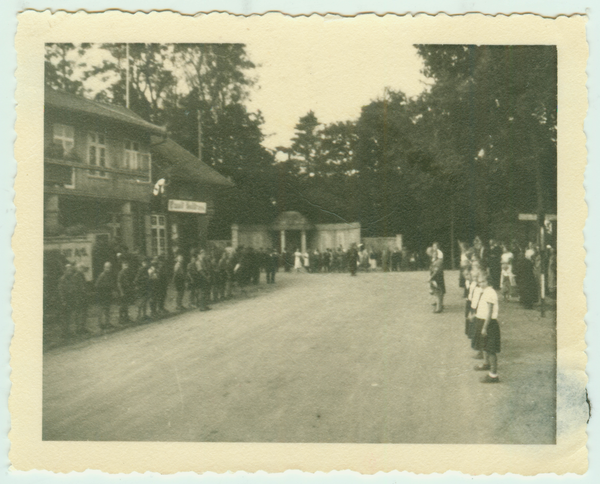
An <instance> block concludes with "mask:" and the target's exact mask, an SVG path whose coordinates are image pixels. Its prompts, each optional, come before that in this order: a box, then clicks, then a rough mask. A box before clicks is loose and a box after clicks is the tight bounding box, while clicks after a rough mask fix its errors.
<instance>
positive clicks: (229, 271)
mask: <svg viewBox="0 0 600 484" xmlns="http://www.w3.org/2000/svg"><path fill="white" fill-rule="evenodd" d="M263 255H264V254H261V253H259V251H256V250H254V249H252V248H244V247H239V248H238V249H233V248H231V247H228V248H226V249H224V250H221V249H218V248H216V247H212V248H210V250H205V249H202V250H192V251H191V254H190V257H189V259H188V260H187V261H186V260H185V258H184V256H183V255H182V254H178V255H176V256H175V258H174V261H169V260H168V259H167V258H166V257H165V256H157V257H154V258H142V260H141V261H138V260H137V259H136V257H135V256H133V255H127V254H125V255H124V254H117V257H116V260H114V261H112V262H111V261H106V262H105V263H104V267H103V270H102V272H101V274H100V275H99V276H98V277H97V278H96V280H95V282H94V283H93V285H92V286H90V285H89V284H88V283H86V280H85V277H84V275H83V269H82V268H81V267H78V266H76V265H74V264H70V263H68V264H66V266H65V270H64V273H63V274H62V276H61V277H60V278H59V279H58V302H59V305H60V310H59V313H58V317H57V319H58V322H59V323H60V326H61V328H60V332H61V335H62V337H63V338H65V339H69V338H71V337H73V336H75V335H77V334H84V333H88V332H90V330H89V328H88V326H87V318H88V312H89V308H90V306H93V305H95V306H96V307H97V315H98V318H97V319H98V327H99V329H101V330H109V329H112V328H114V327H118V326H119V325H130V324H141V323H143V322H146V321H150V320H157V319H161V318H163V317H165V316H168V315H169V314H170V311H169V310H167V308H166V307H165V306H166V301H167V294H168V291H169V287H170V285H171V284H172V287H173V289H174V291H175V311H176V312H181V311H185V310H188V309H198V310H199V311H208V310H210V309H211V306H210V305H211V304H212V303H216V302H219V301H222V300H226V299H229V298H232V297H234V296H235V295H236V294H237V293H245V292H246V288H247V287H248V286H249V285H251V284H254V285H256V284H258V283H259V279H260V274H261V271H262V270H264V271H265V273H266V279H267V281H266V282H267V283H268V284H274V283H275V274H276V273H277V270H278V266H279V254H278V253H277V252H275V251H271V252H270V253H268V254H266V257H263ZM115 305H117V306H118V320H116V321H114V320H112V319H114V318H113V315H112V308H113V307H114V306H115ZM132 307H133V308H134V312H135V315H134V317H133V318H132V317H131V309H132Z"/></svg>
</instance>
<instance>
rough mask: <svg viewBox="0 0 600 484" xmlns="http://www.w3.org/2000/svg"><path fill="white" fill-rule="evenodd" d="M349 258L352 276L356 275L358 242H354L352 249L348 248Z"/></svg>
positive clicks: (349, 268)
mask: <svg viewBox="0 0 600 484" xmlns="http://www.w3.org/2000/svg"><path fill="white" fill-rule="evenodd" d="M347 258H348V270H349V271H350V275H351V276H355V275H356V267H357V265H358V250H357V249H356V244H352V246H351V247H350V250H348V254H347Z"/></svg>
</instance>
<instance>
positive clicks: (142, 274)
mask: <svg viewBox="0 0 600 484" xmlns="http://www.w3.org/2000/svg"><path fill="white" fill-rule="evenodd" d="M149 268H150V261H149V260H148V259H147V258H145V259H143V260H142V265H141V266H140V268H139V269H138V271H137V274H136V275H135V289H136V292H137V295H138V311H137V318H136V321H137V322H138V323H141V322H143V321H144V320H145V319H146V318H147V317H148V315H147V312H148V299H149V297H150V288H149V285H150V277H149V275H148V269H149Z"/></svg>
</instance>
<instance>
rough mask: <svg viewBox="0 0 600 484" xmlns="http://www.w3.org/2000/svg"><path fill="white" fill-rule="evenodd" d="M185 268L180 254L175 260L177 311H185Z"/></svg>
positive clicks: (174, 274)
mask: <svg viewBox="0 0 600 484" xmlns="http://www.w3.org/2000/svg"><path fill="white" fill-rule="evenodd" d="M185 280H186V275H185V266H184V264H183V256H182V255H181V254H179V255H178V256H177V257H176V258H175V267H174V268H173V284H174V285H175V292H176V293H177V296H176V299H175V301H176V307H177V311H183V310H184V309H185V307H183V296H184V294H185Z"/></svg>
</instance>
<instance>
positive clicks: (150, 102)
mask: <svg viewBox="0 0 600 484" xmlns="http://www.w3.org/2000/svg"><path fill="white" fill-rule="evenodd" d="M101 48H102V49H104V50H105V51H107V52H109V53H110V54H111V56H110V57H109V59H104V60H103V61H102V63H101V64H99V65H93V66H90V68H89V69H88V70H87V71H86V73H85V78H86V80H87V79H90V78H95V79H101V80H103V81H104V82H108V83H109V85H108V87H107V88H106V89H103V90H101V91H100V92H99V93H98V94H97V95H96V99H97V100H100V101H105V102H113V103H116V104H120V105H125V104H126V102H125V98H126V90H127V88H126V80H127V74H126V73H127V66H128V65H129V107H130V108H131V109H132V110H133V111H135V112H136V113H138V114H139V115H140V116H142V117H143V118H144V119H147V120H148V121H151V122H154V123H160V124H162V123H163V122H164V116H163V112H164V110H165V108H166V104H167V103H168V102H169V100H171V102H172V99H173V97H174V96H175V88H176V86H177V79H176V77H175V75H174V73H173V68H174V66H173V64H172V62H171V58H172V56H173V48H172V46H170V45H168V44H129V45H127V44H102V45H101ZM127 52H129V62H128V61H127Z"/></svg>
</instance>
